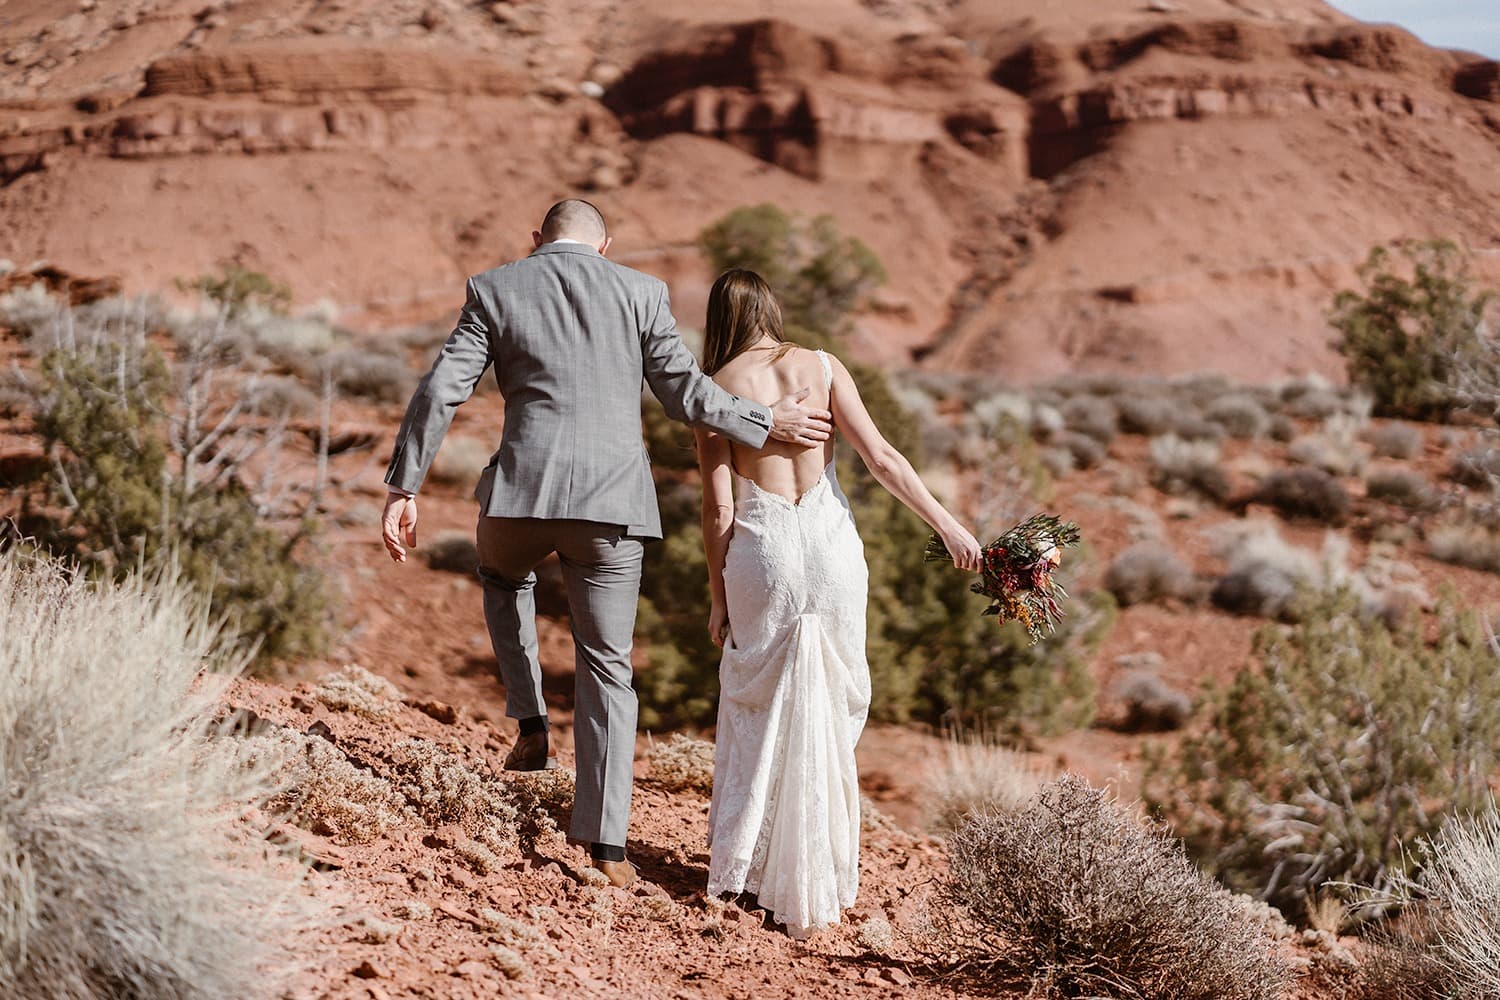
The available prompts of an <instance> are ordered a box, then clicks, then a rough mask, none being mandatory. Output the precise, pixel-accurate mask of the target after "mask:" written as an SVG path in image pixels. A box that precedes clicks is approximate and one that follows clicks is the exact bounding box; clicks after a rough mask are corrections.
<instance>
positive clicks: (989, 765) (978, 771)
mask: <svg viewBox="0 0 1500 1000" xmlns="http://www.w3.org/2000/svg"><path fill="white" fill-rule="evenodd" d="M943 742H944V747H943V757H944V759H943V766H942V770H941V771H939V772H938V776H937V778H936V780H935V781H934V782H933V783H932V798H933V806H932V826H933V829H936V830H943V831H947V830H955V829H957V828H958V827H959V826H961V825H962V823H963V821H964V820H965V819H966V818H967V817H968V816H969V815H970V814H972V813H1003V812H1013V811H1014V810H1016V809H1019V808H1020V807H1021V805H1022V804H1023V803H1025V802H1026V801H1027V800H1029V799H1030V798H1031V797H1032V796H1033V795H1035V794H1036V791H1037V789H1038V788H1040V787H1041V786H1042V783H1043V782H1044V781H1046V780H1047V778H1048V774H1047V772H1046V770H1045V769H1044V768H1042V767H1041V766H1040V765H1038V764H1036V763H1035V762H1034V761H1032V760H1031V759H1030V758H1029V757H1027V756H1026V755H1025V754H1022V753H1018V752H1016V751H1015V750H1011V749H1009V748H1008V747H1004V746H1001V745H999V744H998V743H996V742H995V741H994V740H992V739H990V738H989V737H987V736H985V735H984V734H982V733H962V732H957V731H954V730H950V731H949V732H948V734H947V739H945V740H944V741H943Z"/></svg>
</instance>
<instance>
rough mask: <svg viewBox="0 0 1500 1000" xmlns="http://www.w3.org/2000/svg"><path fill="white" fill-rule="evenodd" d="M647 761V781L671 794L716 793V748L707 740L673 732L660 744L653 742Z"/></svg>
mask: <svg viewBox="0 0 1500 1000" xmlns="http://www.w3.org/2000/svg"><path fill="white" fill-rule="evenodd" d="M647 760H648V763H649V770H648V771H647V774H646V780H647V781H651V782H654V783H656V784H658V785H660V786H661V787H662V788H664V789H665V790H667V791H669V792H696V793H698V794H699V795H712V794H713V790H714V745H713V744H712V743H710V742H708V741H707V740H698V739H694V738H693V737H691V736H689V735H687V734H686V733H673V734H672V735H671V736H668V737H667V738H666V739H665V740H663V741H662V742H660V743H657V742H655V741H652V743H651V752H650V755H649V756H648V757H647Z"/></svg>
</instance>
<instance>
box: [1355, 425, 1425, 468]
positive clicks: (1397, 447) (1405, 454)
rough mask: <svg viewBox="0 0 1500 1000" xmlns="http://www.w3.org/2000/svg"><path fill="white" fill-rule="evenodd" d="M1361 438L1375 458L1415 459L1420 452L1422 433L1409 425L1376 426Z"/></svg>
mask: <svg viewBox="0 0 1500 1000" xmlns="http://www.w3.org/2000/svg"><path fill="white" fill-rule="evenodd" d="M1363 437H1364V439H1365V441H1366V442H1368V443H1369V445H1370V448H1371V450H1373V451H1374V452H1375V456H1376V457H1377V458H1400V459H1408V458H1416V457H1417V455H1419V454H1421V451H1422V432H1421V431H1419V430H1418V429H1417V428H1415V427H1413V426H1412V425H1411V424H1402V423H1394V422H1392V423H1386V424H1376V425H1374V426H1372V427H1367V428H1365V431H1364V434H1363Z"/></svg>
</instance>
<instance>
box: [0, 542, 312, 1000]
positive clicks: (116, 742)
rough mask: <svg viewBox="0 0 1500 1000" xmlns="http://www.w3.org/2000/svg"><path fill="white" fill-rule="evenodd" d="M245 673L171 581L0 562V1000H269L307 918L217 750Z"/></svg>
mask: <svg viewBox="0 0 1500 1000" xmlns="http://www.w3.org/2000/svg"><path fill="white" fill-rule="evenodd" d="M243 663H244V661H243V658H242V657H241V656H240V655H239V654H238V653H236V652H235V651H233V650H232V649H230V648H228V647H227V646H226V645H225V644H224V643H223V642H222V640H221V639H220V637H219V634H218V632H217V630H216V629H215V627H214V626H213V625H212V624H211V619H210V618H209V616H208V615H207V614H206V613H204V612H203V611H202V610H201V609H200V607H199V606H198V605H197V603H196V601H195V600H194V599H193V598H191V597H190V596H189V595H188V594H187V593H186V591H185V590H184V589H183V588H182V587H180V586H178V585H177V584H176V583H174V582H172V581H170V580H167V581H156V582H148V581H145V580H142V579H140V578H139V577H137V578H132V579H130V580H128V581H126V582H124V583H121V584H118V585H99V586H94V585H91V584H90V583H88V582H87V581H86V580H85V579H84V577H83V575H82V574H77V573H72V572H69V571H66V570H64V569H62V568H61V567H59V566H56V565H54V564H50V563H46V562H43V561H39V560H34V559H31V558H28V557H25V556H22V555H21V554H19V553H17V552H16V551H14V550H13V551H11V552H10V553H8V554H5V555H0V788H4V789H5V797H4V805H3V807H0V996H4V997H6V998H7V1000H98V998H101V997H129V998H132V1000H181V998H183V997H216V998H229V997H234V998H241V997H245V998H258V997H273V996H279V995H281V992H282V988H283V986H285V985H286V983H285V981H284V980H285V978H286V976H287V974H288V973H290V972H292V971H293V970H292V969H291V968H288V966H289V965H291V964H292V961H293V959H294V957H295V956H294V954H293V953H292V952H290V951H288V950H287V949H288V946H289V945H290V944H291V943H292V942H295V941H297V940H298V938H299V936H300V935H303V934H306V933H307V932H309V931H310V930H311V929H312V927H313V923H314V918H315V914H316V913H317V911H315V910H314V909H313V906H312V901H311V899H310V897H308V896H306V895H305V894H304V893H303V892H302V891H301V889H300V888H299V886H300V883H301V879H302V874H303V869H301V868H300V866H297V865H295V864H292V863H291V862H290V861H289V860H287V859H286V858H284V857H277V856H276V855H275V854H274V853H272V851H273V849H272V848H269V847H268V845H267V844H266V842H265V840H264V839H263V837H261V836H260V835H259V834H261V833H263V832H264V831H263V830H260V829H253V828H251V826H250V823H249V822H248V820H246V819H244V818H243V817H247V816H249V815H252V814H253V807H256V806H259V805H261V804H263V803H264V801H265V799H266V798H267V797H268V796H269V795H270V794H271V793H272V792H273V791H274V785H273V781H272V776H271V774H270V768H269V766H268V765H266V764H254V763H248V764H247V763H246V762H244V761H242V760H240V759H239V757H238V756H237V755H236V754H234V753H231V752H227V751H228V750H229V749H230V747H231V744H230V741H228V740H219V739H217V738H215V737H217V736H219V735H221V730H220V727H219V726H218V725H216V724H215V723H214V721H213V719H214V717H215V708H216V701H217V699H218V697H219V696H220V695H221V694H222V692H223V689H224V681H225V680H227V676H226V675H225V674H220V673H215V671H234V670H237V669H239V668H240V667H242V666H243Z"/></svg>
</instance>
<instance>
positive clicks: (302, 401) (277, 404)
mask: <svg viewBox="0 0 1500 1000" xmlns="http://www.w3.org/2000/svg"><path fill="white" fill-rule="evenodd" d="M252 403H253V405H254V406H255V409H256V411H257V412H260V413H264V414H267V415H268V416H288V417H303V418H306V417H312V416H316V415H317V413H318V410H319V407H320V406H321V405H322V403H323V399H322V397H321V396H319V395H318V393H316V392H313V391H312V390H311V389H309V388H308V387H307V386H305V385H303V384H302V383H301V382H299V381H297V380H296V379H295V378H292V377H291V376H289V375H267V376H265V377H263V378H261V379H260V381H259V383H258V384H257V386H256V387H255V396H254V398H253V400H252Z"/></svg>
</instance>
